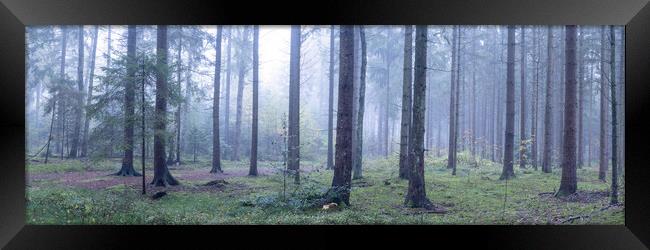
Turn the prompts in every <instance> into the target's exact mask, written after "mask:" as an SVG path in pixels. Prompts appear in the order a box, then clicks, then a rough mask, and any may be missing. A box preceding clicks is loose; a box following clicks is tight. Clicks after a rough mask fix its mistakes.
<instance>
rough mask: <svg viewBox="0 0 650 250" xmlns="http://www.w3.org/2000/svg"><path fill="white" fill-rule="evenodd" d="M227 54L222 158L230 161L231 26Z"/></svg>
mask: <svg viewBox="0 0 650 250" xmlns="http://www.w3.org/2000/svg"><path fill="white" fill-rule="evenodd" d="M227 50H228V51H227V52H226V53H227V54H226V65H227V67H228V70H227V71H226V93H225V95H226V96H225V97H224V98H225V101H226V105H225V107H224V124H223V130H224V133H225V134H224V141H225V144H226V148H225V149H224V156H225V158H226V159H231V160H232V153H231V152H232V149H231V147H232V146H231V137H232V136H231V135H230V73H231V70H232V63H231V51H232V26H231V27H229V28H228V48H227Z"/></svg>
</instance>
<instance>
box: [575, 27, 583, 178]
mask: <svg viewBox="0 0 650 250" xmlns="http://www.w3.org/2000/svg"><path fill="white" fill-rule="evenodd" d="M578 29H579V30H578V32H579V35H578V45H577V48H576V56H577V57H578V59H577V61H578V71H579V72H578V158H577V161H578V162H577V167H578V168H582V165H583V164H584V163H583V158H584V157H583V156H584V147H585V145H584V130H585V129H584V127H585V125H584V98H585V97H584V71H585V70H584V68H585V63H584V55H583V44H582V43H583V36H584V30H583V28H582V26H580V27H579V28H578Z"/></svg>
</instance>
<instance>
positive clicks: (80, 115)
mask: <svg viewBox="0 0 650 250" xmlns="http://www.w3.org/2000/svg"><path fill="white" fill-rule="evenodd" d="M26 37H27V39H26V55H27V56H26V72H27V75H26V91H25V101H26V103H25V105H26V106H25V112H26V113H25V116H26V128H25V129H26V140H25V145H26V149H25V150H26V152H25V161H26V177H27V179H26V185H27V186H26V194H27V197H26V198H27V223H28V224H623V223H624V203H625V188H624V187H625V185H624V184H625V183H624V180H625V178H624V177H625V176H624V170H625V167H624V166H625V158H624V155H625V154H624V150H625V149H624V145H625V144H624V141H623V140H624V126H625V124H624V120H625V117H624V105H623V103H624V99H623V98H624V81H625V79H624V75H625V68H624V61H625V59H624V54H625V51H624V48H625V45H624V42H623V41H625V32H624V27H623V26H575V25H567V26H519V25H509V26H459V25H451V26H440V25H431V26H426V25H413V26H411V25H406V26H339V25H331V26H327V25H324V26H306V25H302V26H301V25H292V26H258V25H250V26H174V25H169V26H168V25H157V26H146V25H137V26H136V25H128V26H115V25H113V26H110V25H109V26H92V25H86V26H28V27H27V29H26Z"/></svg>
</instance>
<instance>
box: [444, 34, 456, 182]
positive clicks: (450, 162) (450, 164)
mask: <svg viewBox="0 0 650 250" xmlns="http://www.w3.org/2000/svg"><path fill="white" fill-rule="evenodd" d="M451 36H452V42H451V43H452V45H451V82H450V83H449V85H450V86H451V90H450V91H449V150H448V156H447V168H448V169H454V168H456V151H455V150H454V149H455V148H456V136H455V135H456V112H455V110H456V104H455V103H456V98H455V97H456V95H455V93H456V77H457V76H456V68H457V67H458V66H457V65H456V56H457V54H458V52H457V39H458V38H457V36H458V26H455V27H454V31H453V32H452V35H451Z"/></svg>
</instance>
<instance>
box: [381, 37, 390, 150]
mask: <svg viewBox="0 0 650 250" xmlns="http://www.w3.org/2000/svg"><path fill="white" fill-rule="evenodd" d="M389 46H390V32H389V31H388V29H387V30H386V47H385V51H384V53H385V54H384V56H385V58H384V59H386V103H385V105H386V106H385V109H384V112H385V114H384V127H383V129H384V157H385V158H388V155H389V154H390V145H388V144H389V142H390V140H389V138H390V134H389V133H388V131H389V125H388V120H389V116H390V66H391V59H392V58H391V56H390V47H389Z"/></svg>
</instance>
